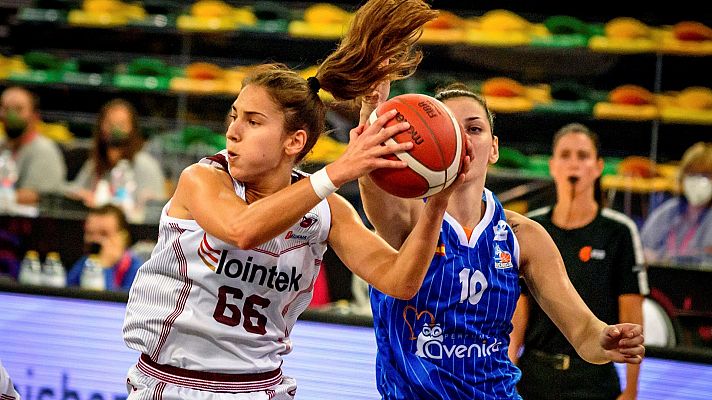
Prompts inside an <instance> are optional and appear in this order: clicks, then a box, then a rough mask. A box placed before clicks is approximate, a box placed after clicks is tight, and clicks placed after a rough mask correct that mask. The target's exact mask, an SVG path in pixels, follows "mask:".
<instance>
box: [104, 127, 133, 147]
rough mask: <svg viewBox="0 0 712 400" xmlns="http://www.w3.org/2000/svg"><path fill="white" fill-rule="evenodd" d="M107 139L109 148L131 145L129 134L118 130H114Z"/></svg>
mask: <svg viewBox="0 0 712 400" xmlns="http://www.w3.org/2000/svg"><path fill="white" fill-rule="evenodd" d="M105 137H106V145H107V146H108V147H126V146H128V144H129V141H130V139H129V134H128V133H126V132H123V131H121V130H118V129H113V130H112V131H111V132H110V133H109V134H108V135H106V136H105Z"/></svg>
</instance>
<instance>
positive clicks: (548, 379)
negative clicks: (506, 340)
mask: <svg viewBox="0 0 712 400" xmlns="http://www.w3.org/2000/svg"><path fill="white" fill-rule="evenodd" d="M517 366H518V367H519V369H521V371H522V379H521V380H520V381H519V384H518V385H517V390H518V391H519V394H520V395H521V396H522V397H523V398H524V400H539V399H541V400H567V399H579V400H580V399H587V400H615V399H616V398H617V397H618V395H620V393H621V385H620V381H619V379H618V372H617V371H616V367H615V365H613V363H608V364H603V365H596V364H591V363H588V362H586V361H584V360H582V359H581V358H579V357H577V356H571V357H563V356H561V355H553V354H548V353H543V352H539V351H536V350H533V351H526V350H525V351H524V354H522V357H521V358H520V359H519V363H518V365H517Z"/></svg>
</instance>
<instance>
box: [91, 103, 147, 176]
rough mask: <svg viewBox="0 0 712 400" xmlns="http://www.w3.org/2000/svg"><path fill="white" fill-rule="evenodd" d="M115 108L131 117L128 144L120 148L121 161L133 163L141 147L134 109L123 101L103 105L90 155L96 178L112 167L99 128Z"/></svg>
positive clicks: (95, 128)
mask: <svg viewBox="0 0 712 400" xmlns="http://www.w3.org/2000/svg"><path fill="white" fill-rule="evenodd" d="M115 108H124V109H126V110H127V111H128V112H129V115H130V116H131V130H130V131H129V132H128V142H127V144H126V146H125V147H124V148H122V151H121V159H127V160H129V161H130V162H133V158H134V156H135V155H136V153H138V152H139V150H141V146H143V138H142V136H141V132H140V130H139V129H140V128H139V122H138V113H137V112H136V108H134V106H133V105H132V104H131V103H129V102H128V101H126V100H124V99H114V100H110V101H109V102H107V103H106V104H104V105H103V106H102V107H101V110H100V111H99V116H98V117H97V119H96V125H95V126H94V148H93V151H92V155H93V157H94V163H95V165H94V172H95V174H96V177H97V178H101V177H102V176H103V175H104V174H105V173H106V172H107V171H109V170H110V169H111V168H113V167H114V166H113V165H111V162H110V161H109V154H108V150H109V144H108V141H107V138H106V136H105V135H104V132H102V130H101V126H102V125H103V123H104V120H105V119H106V118H107V115H108V114H109V112H110V111H111V110H113V109H115Z"/></svg>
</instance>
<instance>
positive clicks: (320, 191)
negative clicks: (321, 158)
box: [309, 167, 338, 199]
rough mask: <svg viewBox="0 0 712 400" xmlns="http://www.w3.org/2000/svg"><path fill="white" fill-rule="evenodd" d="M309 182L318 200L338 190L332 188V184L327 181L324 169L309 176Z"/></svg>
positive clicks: (327, 177)
mask: <svg viewBox="0 0 712 400" xmlns="http://www.w3.org/2000/svg"><path fill="white" fill-rule="evenodd" d="M309 182H310V183H311V185H312V188H314V192H316V195H317V196H319V198H320V199H324V198H326V196H328V195H330V194H332V193H334V192H335V191H336V189H338V188H337V187H336V186H334V182H332V181H331V179H329V175H328V174H327V173H326V167H324V168H322V169H320V170H318V171H316V172H315V173H313V174H311V175H310V176H309Z"/></svg>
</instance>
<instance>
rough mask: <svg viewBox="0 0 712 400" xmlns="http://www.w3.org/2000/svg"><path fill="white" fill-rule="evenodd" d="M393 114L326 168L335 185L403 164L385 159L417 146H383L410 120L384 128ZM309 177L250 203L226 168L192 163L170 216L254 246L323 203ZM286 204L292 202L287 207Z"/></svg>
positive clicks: (244, 245)
mask: <svg viewBox="0 0 712 400" xmlns="http://www.w3.org/2000/svg"><path fill="white" fill-rule="evenodd" d="M394 116H395V112H389V113H386V114H384V115H383V116H381V117H379V118H378V120H377V121H376V122H374V123H373V125H371V126H370V127H369V128H368V129H366V130H364V131H363V133H362V134H361V135H357V136H355V137H352V140H351V141H350V142H349V146H348V148H347V149H346V151H345V152H344V154H342V155H341V156H340V157H339V158H338V159H337V160H335V161H334V162H332V163H331V164H329V165H327V166H326V174H327V176H328V177H329V179H330V180H331V182H333V184H334V185H336V186H337V187H338V186H341V185H342V184H344V183H346V182H349V181H352V180H354V179H357V178H358V177H359V176H361V175H363V174H366V173H368V172H370V171H372V170H374V169H376V168H403V167H405V163H404V162H403V161H391V160H387V159H385V158H383V157H382V156H383V155H385V154H389V153H393V152H395V151H406V150H408V149H410V148H411V147H412V145H413V144H412V143H411V142H407V143H402V144H391V145H387V146H382V145H381V143H383V142H384V141H386V139H388V138H389V137H391V136H393V135H395V134H396V133H398V132H401V131H403V130H404V129H407V127H408V125H407V123H400V124H395V125H393V126H391V127H388V128H383V126H384V125H385V124H386V122H388V121H389V120H390V119H392V118H393V117H394ZM311 179H312V178H310V179H302V180H301V181H299V182H297V183H295V184H292V185H289V186H287V187H285V188H283V189H281V190H279V191H277V192H276V193H273V194H271V195H269V196H266V197H263V198H261V199H259V200H257V201H255V202H252V203H250V204H247V203H246V202H245V201H244V200H242V199H241V198H239V197H238V196H237V195H236V194H235V191H234V189H233V186H232V180H231V179H230V177H229V175H228V174H227V173H226V171H224V170H221V169H217V168H215V167H212V166H208V165H205V164H194V165H191V166H190V167H188V168H186V169H185V170H184V171H183V173H182V174H181V176H180V179H179V180H178V185H177V187H176V192H175V194H174V196H173V198H172V199H171V204H170V208H169V210H168V215H170V216H173V217H176V218H183V219H194V220H195V221H196V222H198V224H199V225H200V226H201V227H202V228H203V229H205V231H207V232H208V233H210V234H211V235H213V236H216V237H218V238H219V239H221V240H224V241H226V242H228V243H231V244H233V245H235V246H238V247H239V248H242V249H250V248H253V247H255V246H258V245H260V244H262V243H264V242H266V241H268V240H270V239H272V238H274V237H275V236H277V235H279V234H280V233H281V232H284V231H285V230H286V229H287V228H289V227H290V226H292V225H293V224H295V223H297V222H298V221H299V219H300V218H301V217H302V216H304V214H306V213H307V212H308V211H309V210H311V209H312V208H313V207H314V206H316V205H317V204H318V203H319V202H320V201H321V198H320V197H319V196H318V195H317V193H316V192H315V190H314V188H313V186H312V181H311ZM197 194H198V195H197ZM294 199H299V201H294ZM285 204H289V205H290V206H289V207H285V206H284V205H285Z"/></svg>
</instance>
